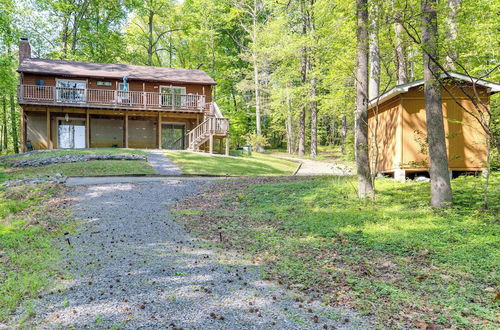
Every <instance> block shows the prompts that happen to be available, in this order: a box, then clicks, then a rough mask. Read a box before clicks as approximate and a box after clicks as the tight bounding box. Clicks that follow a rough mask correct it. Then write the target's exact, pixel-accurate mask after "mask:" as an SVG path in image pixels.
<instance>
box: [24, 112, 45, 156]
mask: <svg viewBox="0 0 500 330" xmlns="http://www.w3.org/2000/svg"><path fill="white" fill-rule="evenodd" d="M46 123H47V121H46V116H45V113H36V112H34V113H26V127H27V131H26V141H27V142H28V141H29V142H31V144H32V145H33V149H35V150H40V149H47V148H48V141H47V124H46Z"/></svg>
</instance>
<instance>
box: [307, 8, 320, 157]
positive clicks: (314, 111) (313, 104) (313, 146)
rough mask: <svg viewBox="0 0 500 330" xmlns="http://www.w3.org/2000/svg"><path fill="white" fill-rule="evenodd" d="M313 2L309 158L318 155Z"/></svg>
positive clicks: (310, 29)
mask: <svg viewBox="0 0 500 330" xmlns="http://www.w3.org/2000/svg"><path fill="white" fill-rule="evenodd" d="M313 10H314V0H310V6H309V17H308V23H309V24H308V26H309V38H310V40H311V47H310V49H309V53H310V59H309V72H311V73H312V74H311V104H310V107H311V153H310V155H311V157H313V158H314V157H316V156H317V155H318V101H317V100H316V87H317V86H316V85H317V79H316V76H315V68H316V61H315V60H316V59H315V57H314V54H315V53H314V51H315V47H314V46H315V45H314V43H315V40H314V33H315V26H314V11H313Z"/></svg>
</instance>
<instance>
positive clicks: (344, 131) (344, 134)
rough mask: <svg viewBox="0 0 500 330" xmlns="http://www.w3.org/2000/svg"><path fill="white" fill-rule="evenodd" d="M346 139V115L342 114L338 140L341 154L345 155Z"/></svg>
mask: <svg viewBox="0 0 500 330" xmlns="http://www.w3.org/2000/svg"><path fill="white" fill-rule="evenodd" d="M346 139H347V117H346V116H342V138H341V141H340V148H341V150H342V155H345V143H346Z"/></svg>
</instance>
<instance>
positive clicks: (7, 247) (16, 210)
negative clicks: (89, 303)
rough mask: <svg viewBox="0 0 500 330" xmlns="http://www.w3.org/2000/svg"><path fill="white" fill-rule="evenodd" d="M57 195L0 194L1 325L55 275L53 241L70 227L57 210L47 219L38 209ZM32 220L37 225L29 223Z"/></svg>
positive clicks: (42, 191) (48, 190)
mask: <svg viewBox="0 0 500 330" xmlns="http://www.w3.org/2000/svg"><path fill="white" fill-rule="evenodd" d="M57 191H58V189H57V188H54V187H50V186H48V187H14V188H1V190H0V250H1V251H2V258H1V259H0V321H4V320H5V319H6V318H7V317H8V316H9V315H10V313H11V312H12V311H13V310H14V309H15V308H16V307H17V306H18V305H19V304H20V303H21V302H22V301H25V300H26V299H30V298H34V297H35V296H36V295H37V294H38V292H39V290H40V289H41V288H42V287H43V286H45V285H46V284H47V283H48V282H49V280H50V278H51V277H52V276H53V275H55V274H57V273H58V271H57V267H56V261H57V259H58V258H59V252H58V250H57V249H56V248H55V246H54V245H53V243H52V241H53V239H54V238H55V237H57V236H59V235H62V233H63V232H65V231H68V230H70V229H71V225H69V224H68V223H67V222H63V221H61V220H62V219H63V218H64V214H59V213H57V209H56V208H52V209H51V210H50V211H51V212H52V216H51V217H47V216H46V215H47V212H48V211H47V210H46V209H43V208H42V207H41V205H43V203H44V201H45V200H47V199H48V198H49V197H51V196H53V195H54V194H55V193H56V192H57ZM27 209H29V210H30V211H29V212H26V210H27ZM21 211H24V212H23V213H21ZM33 216H34V217H36V218H37V219H38V221H32V220H30V218H31V217H33Z"/></svg>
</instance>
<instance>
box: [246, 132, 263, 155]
mask: <svg viewBox="0 0 500 330" xmlns="http://www.w3.org/2000/svg"><path fill="white" fill-rule="evenodd" d="M245 139H246V141H247V144H249V145H251V146H252V150H253V151H259V150H261V149H262V148H264V147H265V146H266V145H267V144H268V140H267V138H266V137H265V136H263V135H258V134H255V133H252V134H248V135H247V136H245Z"/></svg>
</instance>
